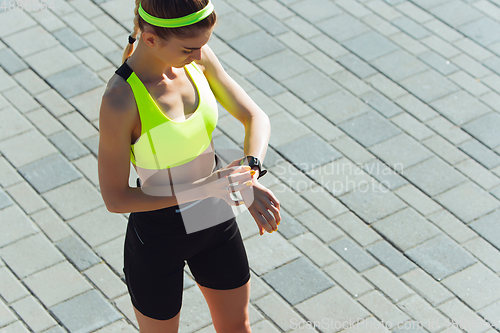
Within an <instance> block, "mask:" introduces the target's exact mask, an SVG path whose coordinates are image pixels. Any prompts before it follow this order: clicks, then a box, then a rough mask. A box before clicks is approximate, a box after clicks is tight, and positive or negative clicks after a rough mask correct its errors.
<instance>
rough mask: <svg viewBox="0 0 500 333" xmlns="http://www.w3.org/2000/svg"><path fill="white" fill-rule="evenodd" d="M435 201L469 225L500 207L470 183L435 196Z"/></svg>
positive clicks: (497, 202) (489, 196)
mask: <svg viewBox="0 0 500 333" xmlns="http://www.w3.org/2000/svg"><path fill="white" fill-rule="evenodd" d="M435 200H436V201H437V202H438V203H440V204H441V205H442V206H444V207H446V208H447V209H448V210H449V211H450V212H451V213H453V214H454V215H455V216H457V217H458V218H459V219H460V220H462V222H464V223H469V222H471V221H473V220H475V219H477V218H479V217H481V216H483V215H485V214H487V213H490V212H492V211H493V210H495V209H496V208H498V207H499V206H500V201H499V200H497V199H495V197H493V196H492V195H491V194H489V193H488V192H486V191H484V190H482V189H481V188H480V187H479V186H477V185H476V184H474V183H472V182H470V181H467V182H463V183H462V184H460V185H458V186H456V187H454V188H452V189H451V190H448V191H446V192H443V193H441V194H439V195H437V196H436V197H435Z"/></svg>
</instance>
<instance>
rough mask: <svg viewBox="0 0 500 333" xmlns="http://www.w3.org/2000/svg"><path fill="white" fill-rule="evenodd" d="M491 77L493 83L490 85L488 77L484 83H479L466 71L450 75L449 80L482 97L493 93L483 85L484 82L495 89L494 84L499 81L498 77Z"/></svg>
mask: <svg viewBox="0 0 500 333" xmlns="http://www.w3.org/2000/svg"><path fill="white" fill-rule="evenodd" d="M490 77H491V78H492V79H493V80H492V81H491V83H488V81H489V78H488V77H486V78H484V79H483V80H482V82H478V81H477V80H476V79H475V78H474V77H473V76H471V75H469V74H467V73H465V72H464V71H458V72H456V73H453V74H450V75H448V78H449V79H451V80H452V81H453V82H455V83H456V84H457V85H459V86H460V87H462V88H463V89H465V90H466V91H467V92H469V93H471V94H472V95H474V96H480V95H483V94H485V93H488V92H490V91H491V90H490V89H489V88H488V87H487V86H486V85H484V84H483V82H484V83H485V84H488V85H490V86H492V87H493V88H495V83H494V82H495V81H497V80H496V75H491V76H490Z"/></svg>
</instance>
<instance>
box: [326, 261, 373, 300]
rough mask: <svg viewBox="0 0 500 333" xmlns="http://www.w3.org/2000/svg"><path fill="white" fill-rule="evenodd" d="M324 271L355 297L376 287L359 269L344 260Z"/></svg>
mask: <svg viewBox="0 0 500 333" xmlns="http://www.w3.org/2000/svg"><path fill="white" fill-rule="evenodd" d="M324 271H325V273H327V274H328V275H329V276H331V277H332V278H333V279H334V280H335V282H336V283H337V284H339V285H340V286H342V288H344V289H345V290H347V291H348V292H349V293H350V294H351V295H352V296H354V297H358V296H359V295H363V294H365V293H367V292H369V291H370V290H373V289H374V288H373V286H372V285H371V284H370V283H368V282H367V281H366V280H365V279H364V278H362V277H361V276H360V275H359V274H358V273H357V271H355V270H354V269H353V268H352V267H351V266H349V265H348V264H346V263H345V262H344V261H342V260H339V261H337V262H335V263H333V264H332V265H330V266H328V267H325V269H324Z"/></svg>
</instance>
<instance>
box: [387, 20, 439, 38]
mask: <svg viewBox="0 0 500 333" xmlns="http://www.w3.org/2000/svg"><path fill="white" fill-rule="evenodd" d="M391 23H392V24H394V25H395V26H397V27H398V28H399V29H401V30H402V31H404V32H406V33H407V34H408V35H410V36H412V37H413V38H415V39H421V38H424V37H427V36H429V35H430V32H429V31H428V30H427V29H425V28H424V27H423V26H421V25H420V24H418V23H417V22H415V21H414V20H412V19H410V18H408V17H405V16H400V17H398V18H396V19H394V20H392V22H391Z"/></svg>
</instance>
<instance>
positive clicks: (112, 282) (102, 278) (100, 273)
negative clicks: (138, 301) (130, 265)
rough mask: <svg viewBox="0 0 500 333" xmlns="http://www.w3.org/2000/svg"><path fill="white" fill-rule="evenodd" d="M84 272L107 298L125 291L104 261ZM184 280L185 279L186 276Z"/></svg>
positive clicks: (125, 287)
mask: <svg viewBox="0 0 500 333" xmlns="http://www.w3.org/2000/svg"><path fill="white" fill-rule="evenodd" d="M84 273H85V275H86V276H87V277H88V278H89V279H90V280H91V281H92V283H94V284H95V285H96V286H97V287H98V288H99V289H100V290H101V292H102V293H103V294H105V295H106V297H108V298H109V299H114V298H116V297H118V296H120V295H123V294H125V293H127V286H126V285H125V283H123V281H121V280H120V279H119V278H118V276H116V274H114V273H113V272H112V271H111V270H110V269H109V267H108V266H107V265H106V264H105V263H101V264H99V265H95V266H93V267H91V268H89V269H87V270H86V271H85V272H84ZM184 280H186V276H185V277H184ZM191 281H192V280H191ZM194 284H195V283H194V282H193V281H192V285H194Z"/></svg>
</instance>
